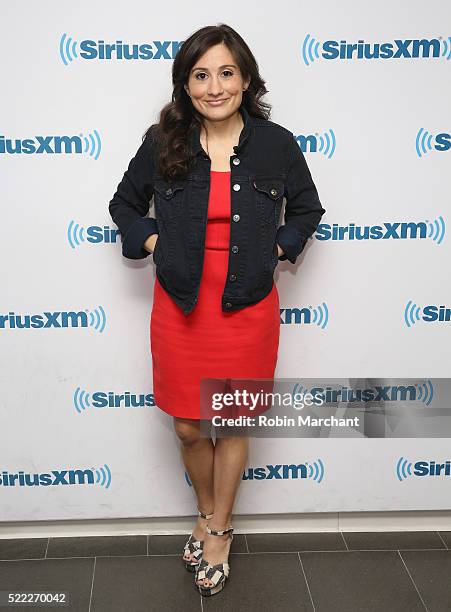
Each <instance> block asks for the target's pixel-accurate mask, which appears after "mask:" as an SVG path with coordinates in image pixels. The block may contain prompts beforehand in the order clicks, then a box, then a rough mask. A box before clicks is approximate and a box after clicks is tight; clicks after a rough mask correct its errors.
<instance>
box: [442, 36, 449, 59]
mask: <svg viewBox="0 0 451 612" xmlns="http://www.w3.org/2000/svg"><path fill="white" fill-rule="evenodd" d="M442 55H443V57H446V59H447V60H450V59H451V36H448V38H447V39H446V38H444V39H443V53H442Z"/></svg>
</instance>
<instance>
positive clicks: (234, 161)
mask: <svg viewBox="0 0 451 612" xmlns="http://www.w3.org/2000/svg"><path fill="white" fill-rule="evenodd" d="M232 163H234V164H235V166H238V164H239V163H240V160H239V158H238V157H235V159H234V160H233V162H232Z"/></svg>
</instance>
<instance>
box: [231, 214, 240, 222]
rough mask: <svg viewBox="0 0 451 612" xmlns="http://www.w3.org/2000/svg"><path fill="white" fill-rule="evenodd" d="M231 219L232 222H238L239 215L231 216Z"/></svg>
mask: <svg viewBox="0 0 451 612" xmlns="http://www.w3.org/2000/svg"><path fill="white" fill-rule="evenodd" d="M232 219H233V220H234V221H239V220H240V215H233V217H232Z"/></svg>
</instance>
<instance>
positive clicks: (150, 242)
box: [144, 234, 158, 253]
mask: <svg viewBox="0 0 451 612" xmlns="http://www.w3.org/2000/svg"><path fill="white" fill-rule="evenodd" d="M157 240H158V234H151V235H150V236H149V237H148V238H147V240H146V241H145V243H144V248H145V249H146V251H149V253H153V252H154V250H155V245H156V243H157Z"/></svg>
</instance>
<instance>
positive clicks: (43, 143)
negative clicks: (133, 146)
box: [0, 130, 102, 160]
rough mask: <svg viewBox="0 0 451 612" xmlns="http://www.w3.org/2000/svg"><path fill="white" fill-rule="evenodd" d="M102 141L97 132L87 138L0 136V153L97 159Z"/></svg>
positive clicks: (81, 135)
mask: <svg viewBox="0 0 451 612" xmlns="http://www.w3.org/2000/svg"><path fill="white" fill-rule="evenodd" d="M101 150H102V141H101V140H100V135H99V132H98V131H97V130H93V131H92V132H91V133H89V134H88V135H87V136H83V134H80V135H78V136H35V137H34V138H24V139H20V138H14V139H12V138H6V137H5V136H0V153H3V154H10V155H43V154H47V155H73V154H78V155H89V157H93V158H94V159H95V160H97V159H99V155H100V152H101Z"/></svg>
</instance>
